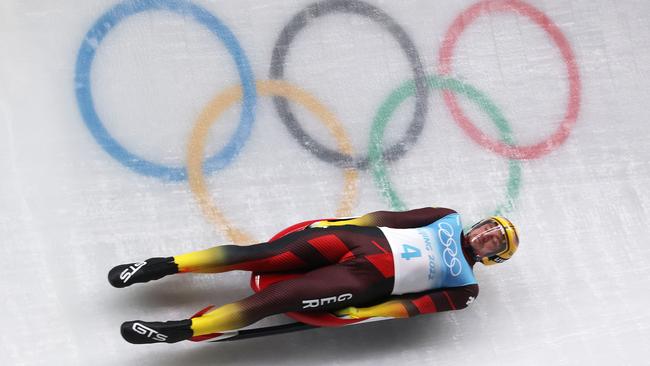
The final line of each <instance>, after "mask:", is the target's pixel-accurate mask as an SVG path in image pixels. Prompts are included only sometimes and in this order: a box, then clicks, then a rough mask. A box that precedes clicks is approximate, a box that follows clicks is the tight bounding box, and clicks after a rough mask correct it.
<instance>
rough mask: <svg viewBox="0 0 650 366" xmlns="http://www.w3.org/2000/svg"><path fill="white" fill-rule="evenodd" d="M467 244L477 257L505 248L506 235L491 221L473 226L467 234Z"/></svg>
mask: <svg viewBox="0 0 650 366" xmlns="http://www.w3.org/2000/svg"><path fill="white" fill-rule="evenodd" d="M467 239H468V240H469V244H470V246H471V247H472V249H474V253H475V254H476V255H477V256H479V257H485V256H490V255H493V254H496V253H499V252H501V251H503V250H504V249H505V243H506V237H505V233H504V231H503V230H502V229H501V227H500V226H499V225H498V224H497V223H496V222H493V221H488V222H486V223H484V224H483V225H481V226H478V227H475V228H473V229H472V230H471V231H470V232H469V233H468V234H467Z"/></svg>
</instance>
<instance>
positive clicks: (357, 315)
mask: <svg viewBox="0 0 650 366" xmlns="http://www.w3.org/2000/svg"><path fill="white" fill-rule="evenodd" d="M360 310H361V309H359V308H356V307H354V306H350V307H347V308H343V309H340V310H336V311H334V314H336V316H338V317H339V318H345V319H363V318H367V317H364V316H361V313H362V312H361V311H360Z"/></svg>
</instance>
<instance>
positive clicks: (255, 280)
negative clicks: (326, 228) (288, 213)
mask: <svg viewBox="0 0 650 366" xmlns="http://www.w3.org/2000/svg"><path fill="white" fill-rule="evenodd" d="M322 220H328V219H319V220H308V221H303V222H300V223H297V224H295V225H292V226H289V227H288V228H286V229H284V230H282V231H280V232H279V233H277V234H275V235H274V236H273V237H272V238H271V240H269V241H274V240H277V239H278V238H281V237H283V236H285V235H287V234H290V233H293V232H296V231H300V230H302V229H304V228H305V227H307V226H309V225H310V224H312V223H314V222H316V221H322ZM300 276H301V274H300V273H264V274H260V273H256V272H253V273H252V275H251V282H250V285H251V288H252V289H253V291H255V292H260V291H262V290H263V289H265V288H266V287H267V286H269V285H271V284H273V283H275V282H279V281H284V280H288V279H290V278H295V277H300ZM287 316H289V317H291V318H292V319H295V320H297V321H299V322H302V323H305V324H309V325H314V326H317V327H341V326H344V325H348V324H353V323H358V322H360V321H361V320H363V319H342V318H339V317H337V316H336V315H333V314H332V313H328V312H322V313H298V312H289V313H287Z"/></svg>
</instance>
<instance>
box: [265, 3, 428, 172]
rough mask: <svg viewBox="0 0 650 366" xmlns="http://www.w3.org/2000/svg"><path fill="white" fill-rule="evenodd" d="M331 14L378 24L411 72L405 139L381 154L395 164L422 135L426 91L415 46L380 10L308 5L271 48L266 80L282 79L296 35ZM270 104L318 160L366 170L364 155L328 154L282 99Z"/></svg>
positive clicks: (367, 6)
mask: <svg viewBox="0 0 650 366" xmlns="http://www.w3.org/2000/svg"><path fill="white" fill-rule="evenodd" d="M335 12H342V13H351V14H357V15H361V16H364V17H367V18H369V19H371V20H373V21H375V22H377V23H379V24H380V25H381V26H383V27H384V28H386V29H387V30H388V31H389V32H390V33H391V34H392V35H393V37H395V39H396V40H397V42H398V43H399V45H400V47H401V48H402V50H403V51H404V53H406V57H407V58H408V60H409V63H410V64H411V69H412V70H413V74H414V75H415V79H414V81H415V113H414V115H413V120H412V121H411V124H410V125H409V128H408V130H407V131H406V136H404V137H403V138H402V139H401V140H399V141H398V142H397V143H396V144H395V145H393V146H390V147H388V148H387V149H385V150H384V151H383V154H384V159H385V160H387V161H393V160H396V159H397V158H399V157H401V156H402V155H404V154H405V153H406V152H407V151H408V148H409V147H410V146H411V145H413V144H414V143H415V141H416V140H417V138H418V137H419V135H420V133H421V132H422V128H423V127H424V120H425V117H426V114H427V108H428V95H429V90H428V88H427V80H426V75H425V73H424V68H423V66H422V62H421V61H420V55H419V54H418V51H417V49H416V48H415V44H414V43H413V41H412V40H411V38H410V37H409V36H408V34H407V33H406V31H405V30H404V29H403V28H402V27H401V26H400V25H399V24H397V22H396V21H395V20H393V18H391V17H390V16H389V15H388V14H386V13H385V12H384V11H382V10H381V9H379V8H377V7H375V6H372V5H370V4H367V3H365V2H362V1H358V0H325V1H320V2H317V3H314V4H311V5H309V6H308V7H306V8H305V9H304V10H302V11H300V12H299V13H298V14H296V15H295V16H294V17H293V18H292V19H291V21H290V22H289V23H288V24H287V25H286V26H285V27H284V29H282V32H281V33H280V37H279V38H278V40H277V42H276V43H275V47H274V48H273V57H272V58H271V72H270V78H271V79H282V78H283V77H284V66H285V60H286V58H287V54H288V53H289V49H290V47H289V46H290V44H291V42H292V41H293V39H294V38H295V37H296V35H297V34H298V32H300V31H301V30H302V29H303V28H304V27H306V26H307V25H308V24H309V22H311V21H313V20H315V19H317V18H319V17H321V16H323V15H327V14H330V13H335ZM273 103H274V104H275V108H276V110H277V111H278V114H279V115H280V119H281V120H282V122H283V123H284V124H285V126H287V128H288V129H289V132H291V134H292V135H293V136H294V137H295V138H296V139H298V141H299V142H300V144H302V145H303V146H304V147H306V148H307V150H309V151H310V152H312V153H313V154H315V155H316V156H317V157H318V158H319V159H321V160H324V161H326V162H331V163H334V164H335V165H337V166H340V167H343V168H350V167H355V168H357V169H366V168H367V167H368V162H369V159H368V156H367V155H366V156H362V157H360V158H357V159H355V158H354V157H352V156H350V155H347V154H343V153H340V152H338V151H335V150H331V149H329V148H327V147H325V146H323V145H322V144H320V143H319V142H317V141H316V140H314V139H313V138H312V137H311V136H309V135H308V134H307V133H306V132H305V131H304V130H303V129H302V128H301V127H300V125H299V124H298V121H297V120H296V117H295V116H294V114H293V113H292V112H291V109H290V108H289V103H288V101H287V99H286V98H284V97H273Z"/></svg>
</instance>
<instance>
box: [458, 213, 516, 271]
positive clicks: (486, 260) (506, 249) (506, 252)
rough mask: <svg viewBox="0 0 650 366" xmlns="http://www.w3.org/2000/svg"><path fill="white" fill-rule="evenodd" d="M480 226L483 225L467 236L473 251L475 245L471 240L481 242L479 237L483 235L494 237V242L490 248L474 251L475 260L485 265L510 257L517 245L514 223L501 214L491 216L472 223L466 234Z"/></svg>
mask: <svg viewBox="0 0 650 366" xmlns="http://www.w3.org/2000/svg"><path fill="white" fill-rule="evenodd" d="M482 227H484V229H483V230H482V231H479V232H478V233H476V232H475V233H474V234H473V235H471V238H468V239H469V240H470V245H471V246H472V249H474V252H475V253H476V247H475V245H473V244H472V242H474V241H477V242H479V243H482V241H481V238H483V237H485V238H490V237H493V238H496V239H495V240H496V244H495V245H493V246H492V248H490V249H487V250H488V251H487V252H481V253H476V254H475V255H476V257H475V259H476V261H477V262H481V263H483V264H485V265H492V264H497V263H501V262H504V261H506V260H508V259H510V257H512V255H513V254H515V251H517V247H518V246H519V236H518V235H517V229H516V228H515V225H514V224H513V223H512V222H510V220H508V219H506V218H505V217H502V216H492V217H490V218H489V219H485V220H482V221H479V222H477V223H476V224H474V226H472V228H471V229H470V230H469V232H468V236H469V235H470V233H472V231H475V230H480V228H482ZM496 232H499V233H500V235H497V234H495V233H496Z"/></svg>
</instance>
